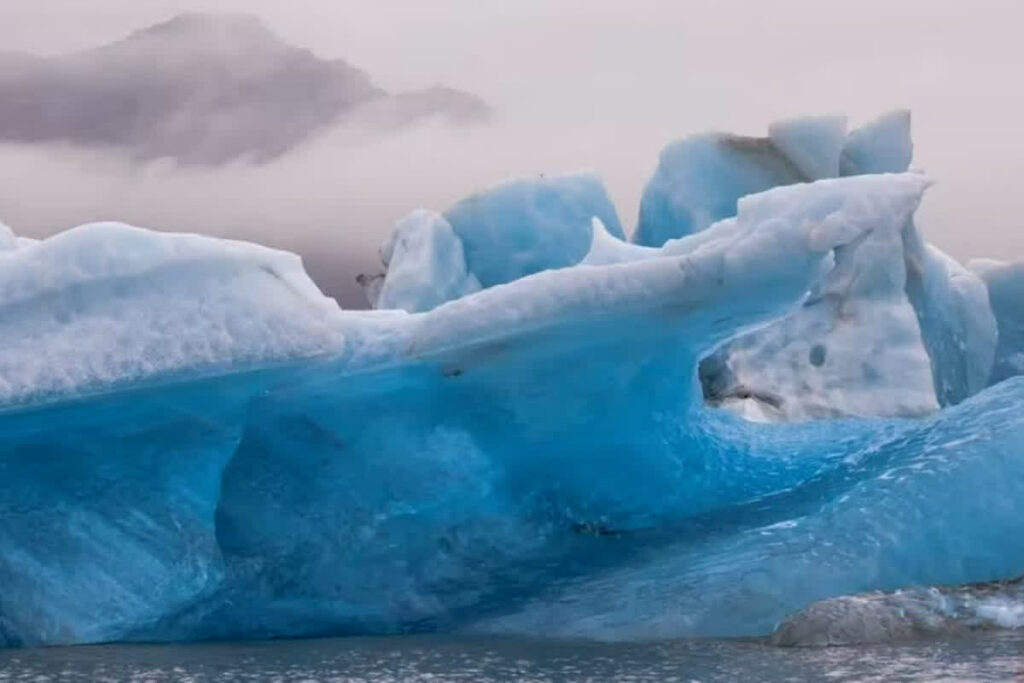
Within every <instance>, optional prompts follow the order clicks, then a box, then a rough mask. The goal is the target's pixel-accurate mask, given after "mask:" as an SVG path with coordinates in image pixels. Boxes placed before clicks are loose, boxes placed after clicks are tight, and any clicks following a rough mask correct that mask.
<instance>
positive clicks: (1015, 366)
mask: <svg viewBox="0 0 1024 683" xmlns="http://www.w3.org/2000/svg"><path fill="white" fill-rule="evenodd" d="M970 265H971V268H972V270H974V271H975V272H976V273H977V274H978V275H979V276H980V277H981V278H982V280H984V282H985V285H986V287H987V289H988V296H989V301H990V302H991V305H992V311H993V313H994V315H995V319H996V322H997V324H998V328H999V337H998V338H999V342H998V346H997V348H996V350H995V360H994V361H993V364H992V374H991V376H990V377H989V382H990V383H992V384H994V383H996V382H1000V381H1002V380H1004V379H1006V378H1007V377H1014V376H1016V375H1024V263H1002V262H999V261H987V260H984V259H979V260H977V261H972V262H971V264H970Z"/></svg>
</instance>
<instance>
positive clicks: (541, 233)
mask: <svg viewBox="0 0 1024 683" xmlns="http://www.w3.org/2000/svg"><path fill="white" fill-rule="evenodd" d="M837 130H839V127H838V124H837V123H836V122H834V121H833V122H831V123H828V124H827V125H826V123H823V122H820V121H819V122H817V123H815V124H814V125H811V124H806V125H796V124H787V126H786V127H783V128H776V129H775V131H776V137H779V136H781V138H780V140H782V139H784V142H780V143H779V144H780V145H782V146H784V147H786V148H787V149H789V151H788V152H787V154H792V155H793V156H794V157H795V158H796V159H798V160H799V163H800V164H802V168H804V171H801V174H802V173H805V172H806V173H810V172H811V170H810V169H812V168H813V169H817V170H815V171H814V172H815V173H828V174H832V171H833V170H834V168H833V165H832V163H833V161H835V159H836V155H837V154H839V155H840V162H837V163H839V164H841V155H842V150H839V151H838V152H837V144H838V143H837V140H840V139H842V140H845V142H844V143H843V144H844V145H845V146H846V147H849V144H850V138H849V137H846V138H841V136H839V135H838V133H837ZM866 137H867V138H868V139H866V140H861V141H860V142H859V143H858V144H860V145H861V148H863V149H868V150H871V149H874V148H875V147H878V146H880V147H881V148H883V149H882V150H881V151H877V152H872V154H875V153H877V154H880V155H882V154H883V152H884V153H885V154H888V153H889V150H888V148H887V147H886V146H885V145H884V144H882V142H880V141H884V140H885V139H887V138H886V135H884V134H882V133H879V132H877V131H876V133H872V134H871V135H867V136H866ZM773 145H774V143H773ZM819 146H820V148H819ZM826 147H827V148H828V151H827V154H825V153H822V154H819V153H818V152H819V151H821V150H822V149H825V148H826ZM773 148H774V147H773ZM826 157H827V158H828V159H829V166H828V169H825V167H824V165H823V164H821V163H819V162H822V160H823V159H825V158H826ZM787 158H788V157H787ZM787 163H788V165H787V166H786V167H787V168H789V167H792V168H797V163H796V161H794V160H790V161H789V162H787ZM836 167H837V168H841V166H836ZM568 178H569V179H568V180H566V179H542V180H538V181H517V182H515V183H512V184H510V185H504V186H499V187H498V188H496V189H494V190H492V191H489V192H488V193H485V194H484V195H480V196H478V197H477V198H476V199H473V200H472V201H469V200H467V201H465V202H460V203H458V204H456V206H455V207H454V208H453V209H452V210H449V211H448V212H446V213H445V214H444V215H442V214H438V213H434V212H429V211H419V212H415V213H413V214H411V215H410V216H409V217H408V218H407V219H405V220H403V221H402V222H400V223H399V225H398V226H397V229H396V231H395V233H394V235H393V237H392V239H391V240H390V242H389V243H388V245H387V246H386V247H385V249H384V250H383V252H382V258H383V260H384V261H385V262H386V265H387V267H388V271H387V273H386V275H385V277H384V280H383V283H382V288H381V290H380V299H381V300H382V301H381V302H380V303H381V304H384V305H381V306H380V307H379V308H378V309H377V310H371V311H347V310H341V309H340V308H338V306H337V305H336V304H335V303H334V302H333V301H332V300H330V299H328V298H326V297H324V296H323V295H322V294H321V293H320V292H319V290H318V289H317V288H316V286H315V285H314V284H313V282H312V281H310V279H309V278H308V277H307V276H306V274H305V272H304V271H303V269H302V266H301V263H300V261H299V259H298V258H297V257H295V256H293V255H290V254H287V253H284V252H279V251H275V250H271V249H266V248H263V247H259V246H256V245H251V244H244V243H239V242H231V241H224V240H216V239H212V238H207V237H201V236H197V235H176V234H162V233H156V232H151V231H148V230H144V229H140V228H134V227H130V226H125V225H120V224H109V223H108V224H93V225H87V226H82V227H79V228H74V229H72V230H69V231H67V232H65V233H61V234H59V235H56V236H54V237H51V238H48V239H46V240H42V241H40V242H38V243H32V244H27V245H25V246H19V247H18V248H16V249H10V248H8V249H5V250H3V251H0V473H2V476H0V646H8V647H17V646H32V645H56V644H74V643H96V642H110V641H119V642H126V641H128V642H130V641H146V642H152V641H174V640H206V639H215V638H271V637H287V636H320V635H355V634H380V633H409V632H424V631H444V632H459V633H500V634H529V635H531V636H551V637H585V638H595V639H609V640H628V639H643V638H663V637H680V636H734V635H743V636H747V635H762V636H767V635H768V634H770V633H772V632H773V631H774V630H775V629H776V627H777V626H778V625H779V624H780V623H783V622H784V620H786V619H787V617H788V618H789V619H791V620H794V623H796V622H797V621H800V619H802V618H801V617H799V615H800V614H801V612H800V611H801V610H805V609H811V610H812V612H813V613H815V614H817V613H818V612H815V611H814V609H813V608H812V607H810V606H812V605H814V604H815V603H817V602H819V601H823V600H826V601H827V600H842V599H852V598H843V597H842V596H857V595H861V594H865V593H869V592H872V591H885V592H887V593H889V594H895V593H893V592H894V591H913V590H916V589H915V588H914V587H915V586H942V585H958V584H971V583H976V582H991V581H998V580H1000V579H1006V578H1009V577H1014V576H1019V575H1021V574H1024V546H1022V545H1021V544H1020V543H1019V542H1018V537H1019V519H1020V516H1021V513H1022V509H1021V505H1020V504H1019V502H1018V501H1019V500H1020V496H1019V492H1020V490H1021V487H1022V486H1024V460H1022V459H1021V458H1020V457H1019V447H1018V444H1019V443H1020V442H1021V440H1022V438H1024V413H1022V411H1021V410H1020V406H1021V402H1022V399H1024V378H1019V377H1011V378H1008V379H1006V380H1005V381H1001V382H999V383H997V384H994V385H992V386H985V385H986V384H987V382H986V381H985V380H984V379H981V378H988V377H989V375H990V373H991V366H992V365H993V363H994V364H995V365H996V366H998V365H999V363H1000V362H1001V359H1004V358H1006V357H1008V356H1007V354H1008V353H1009V351H1007V349H1004V347H1003V346H1002V344H1003V343H1004V341H1005V342H1006V343H1007V344H1009V346H1010V347H1013V345H1014V344H1015V343H1016V342H1015V341H1014V338H1013V337H1012V335H1011V336H1009V337H1007V338H1006V339H1004V337H1003V329H1004V327H1005V326H1010V327H1007V328H1006V329H1012V325H1013V324H1015V322H1014V321H1015V320H1016V319H1015V318H1014V315H1015V310H1016V309H1014V308H1013V302H1014V300H1015V297H1014V295H1013V291H1014V290H1013V289H1012V287H1011V288H1008V289H1004V288H1003V287H1002V286H1001V285H999V282H998V278H997V277H996V274H997V273H996V271H995V270H978V269H975V271H974V272H972V271H970V270H967V269H964V268H962V267H960V266H959V265H958V264H956V263H955V262H953V261H951V260H950V259H948V257H945V256H944V255H942V254H941V253H940V252H938V251H937V250H934V249H932V248H931V247H929V246H928V245H925V244H924V243H923V241H920V240H919V233H917V231H916V227H915V226H914V223H913V214H914V211H915V210H916V208H917V207H918V205H919V203H920V202H921V201H922V197H923V196H924V193H925V192H926V190H927V187H928V184H929V183H928V180H927V179H925V178H924V177H923V176H921V175H920V174H917V173H910V172H902V173H889V172H886V173H859V174H855V175H848V176H842V175H841V174H840V176H839V177H823V178H821V179H817V180H814V181H813V182H806V180H807V179H806V178H804V179H803V180H800V181H797V180H794V182H792V183H786V184H783V186H778V187H776V186H773V187H769V188H766V189H765V190H764V191H762V192H755V193H753V194H747V195H745V196H742V197H739V198H737V199H736V201H735V207H734V208H733V209H732V214H731V215H728V216H726V217H723V218H721V219H719V220H716V221H715V222H713V223H712V224H709V225H707V226H705V227H704V228H703V229H701V230H699V231H697V232H693V233H691V234H687V235H685V236H682V237H678V238H673V239H669V240H667V241H665V242H664V244H662V245H659V246H647V245H643V244H640V243H637V242H636V241H635V240H633V241H626V239H625V236H624V235H623V233H622V230H621V226H620V225H619V224H618V223H617V219H616V218H615V217H614V212H613V211H614V210H612V211H611V212H609V211H607V210H606V209H607V208H608V206H610V203H609V204H608V206H605V203H604V201H603V199H601V198H604V199H606V196H605V194H604V192H603V189H600V183H599V182H598V181H596V179H593V178H592V177H589V176H584V177H582V178H581V177H579V176H569V177H568ZM542 198H546V199H544V200H543V201H541V199H542ZM506 240H507V241H506ZM471 245H472V246H471ZM502 245H504V246H502ZM516 245H518V246H516ZM502 249H505V252H506V254H507V258H508V261H507V263H506V262H503V261H502ZM546 250H548V251H546ZM977 272H980V273H981V275H980V276H979V275H977V274H976V273H977ZM1014 282H1016V281H1014ZM990 301H991V302H992V303H991V304H990V303H989V302H990ZM1007 339H1008V341H1007ZM936 340H938V342H936ZM1018 348H1019V347H1018ZM993 358H994V359H995V360H994V361H993ZM815 372H817V373H818V374H814V373H815ZM947 372H948V378H949V379H948V382H946V380H943V382H946V383H938V382H937V381H936V377H938V376H940V375H941V376H942V377H946V376H947V375H946V374H943V373H947ZM730 373H731V374H730ZM735 378H741V380H742V382H744V383H747V384H750V387H748V388H747V391H748V395H746V396H744V395H742V394H741V393H734V394H733V395H731V396H722V395H718V396H717V397H716V396H715V395H713V394H711V395H709V387H710V386H719V387H721V386H726V387H728V386H729V382H730V381H732V380H733V379H735ZM755 380H756V382H755ZM716 383H717V384H716ZM738 383H739V380H737V384H738ZM946 386H948V387H952V389H950V393H949V394H948V395H947V394H946V393H943V392H942V391H940V388H941V387H946ZM751 387H752V388H751ZM950 396H952V397H953V398H950ZM766 397H770V398H766ZM872 397H874V398H875V399H876V400H875V401H874V403H873V404H872V401H871V398H872ZM812 399H813V404H812ZM730 402H731V403H733V404H735V405H733V408H735V412H740V413H741V415H736V414H734V412H733V411H730V410H722V409H721V407H720V406H721V405H724V404H727V403H730ZM740 406H742V409H740ZM758 411H760V412H759V413H758ZM744 417H759V418H761V419H771V420H773V421H774V422H775V423H771V424H765V423H763V422H758V421H755V420H750V419H744ZM979 492H984V493H983V495H982V494H979ZM1007 599H1012V596H1011V597H1010V598H1007ZM834 612H836V611H835V610H824V613H826V614H833V613H834ZM838 613H839V614H840V615H841V614H842V613H843V610H838ZM958 614H959V613H958ZM815 618H817V617H815ZM957 618H959V617H957ZM801 623H802V622H801ZM844 628H845V627H844V626H843V624H842V623H841V620H840V621H837V622H836V624H835V629H836V630H837V632H839V631H843V629H844ZM798 630H799V629H798ZM821 630H823V631H827V630H828V629H824V628H823V629H821ZM843 632H845V631H843Z"/></svg>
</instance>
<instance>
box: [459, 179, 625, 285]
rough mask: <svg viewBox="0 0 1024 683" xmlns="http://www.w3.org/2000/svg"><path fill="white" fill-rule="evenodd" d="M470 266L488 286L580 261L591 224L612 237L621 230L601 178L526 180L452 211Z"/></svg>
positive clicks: (461, 203) (474, 198)
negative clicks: (597, 223) (596, 222)
mask: <svg viewBox="0 0 1024 683" xmlns="http://www.w3.org/2000/svg"><path fill="white" fill-rule="evenodd" d="M444 216H445V218H446V219H447V220H448V222H449V223H451V226H452V228H453V229H454V230H455V234H456V235H457V236H458V237H459V239H461V240H462V244H463V248H464V249H465V254H466V265H467V267H468V268H469V271H470V273H472V274H473V275H474V276H476V278H477V279H478V280H479V281H480V284H481V285H482V286H484V287H493V286H494V285H499V284H502V283H504V282H511V281H512V280H516V279H519V278H521V277H523V276H525V275H530V274H531V273H536V272H539V271H541V270H548V269H550V268H564V267H565V266H571V265H574V264H576V263H579V261H580V259H582V258H583V256H584V255H585V254H586V253H587V247H588V246H589V245H590V222H591V219H593V218H594V217H595V216H596V217H597V218H599V219H600V220H601V221H602V222H603V223H604V225H605V227H606V228H607V229H608V230H609V231H611V232H612V234H614V235H616V236H618V237H622V234H623V233H622V226H621V225H620V224H619V218H618V215H617V214H616V212H615V207H614V206H613V205H612V202H611V199H609V197H608V193H607V191H606V190H605V188H604V183H602V182H601V179H600V178H598V177H597V176H596V175H594V174H592V173H574V174H568V175H561V176H550V177H543V176H542V177H538V178H522V179H519V180H511V181H507V182H504V183H500V184H498V185H495V186H494V187H492V188H490V189H488V190H485V191H482V192H480V193H478V194H475V195H473V196H471V197H467V198H466V199H463V200H461V201H459V202H457V203H456V204H455V205H454V206H452V207H451V208H449V209H448V210H447V211H446V212H445V214H444Z"/></svg>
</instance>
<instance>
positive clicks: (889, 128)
mask: <svg viewBox="0 0 1024 683" xmlns="http://www.w3.org/2000/svg"><path fill="white" fill-rule="evenodd" d="M913 156H914V144H913V142H912V141H911V138H910V112H909V111H906V110H900V111H893V112H889V113H887V114H884V115H883V116H881V117H880V118H878V119H877V120H876V121H873V122H871V123H868V124H866V125H864V126H861V127H860V128H857V129H856V130H854V131H852V132H851V133H850V135H849V137H848V138H847V140H846V144H845V145H844V146H843V153H842V159H841V161H840V166H839V168H840V172H841V174H842V175H844V176H848V175H860V174H862V173H902V172H903V171H906V170H907V169H908V168H909V167H910V161H911V159H912V158H913Z"/></svg>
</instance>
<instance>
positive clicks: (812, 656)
mask: <svg viewBox="0 0 1024 683" xmlns="http://www.w3.org/2000/svg"><path fill="white" fill-rule="evenodd" d="M741 680H742V681H899V680H912V681H989V680H991V681H1006V680H1021V681H1024V632H1020V631H1018V632H988V633H974V634H970V635H968V636H963V637H959V638H956V639H948V640H934V641H923V642H915V643H905V644H899V645H885V646H871V647H856V648H852V647H851V648H827V649H778V648H773V647H770V646H768V645H766V644H764V643H763V642H760V641H715V640H688V641H674V642H665V643H646V644H615V645H609V644H599V643H566V642H535V641H523V640H482V639H465V638H451V637H440V636H430V637H406V638H350V639H337V640H306V641H276V642H263V643H244V644H238V643H231V644H225V643H221V644H196V645H153V646H149V645H144V646H123V645H119V646H99V647H78V648H52V649H39V650H9V651H0V683H9V682H10V683H14V682H18V683H21V682H23V681H24V682H27V681H31V682H32V683H49V682H51V681H101V682H103V681H109V682H111V683H113V682H115V681H116V682H121V681H132V682H138V683H158V682H160V681H190V682H194V683H201V682H205V681H235V682H239V683H241V682H244V681H270V682H278V683H299V682H302V683H311V682H314V681H316V682H332V683H357V682H364V681H365V682H367V683H391V682H397V681H401V682H403V683H417V682H420V681H430V683H442V682H445V681H459V682H461V681H465V682H472V683H488V682H491V681H493V682H498V681H500V682H502V683H506V682H509V681H523V682H525V681H530V682H531V683H534V682H536V683H541V682H543V683H548V682H550V683H557V682H561V681H566V682H568V681H587V682H589V683H598V682H601V681H616V682H621V683H633V682H637V683H639V682H644V681H652V682H654V681H657V682H658V683H671V682H673V681H678V682H680V683H682V682H689V681H741Z"/></svg>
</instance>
